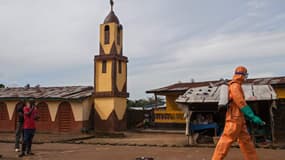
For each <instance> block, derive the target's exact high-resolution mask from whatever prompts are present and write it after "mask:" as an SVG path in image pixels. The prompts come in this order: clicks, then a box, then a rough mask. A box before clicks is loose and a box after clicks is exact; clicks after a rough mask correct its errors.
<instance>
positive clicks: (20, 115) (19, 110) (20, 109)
mask: <svg viewBox="0 0 285 160" xmlns="http://www.w3.org/2000/svg"><path fill="white" fill-rule="evenodd" d="M25 105H26V102H25V101H21V102H20V103H19V105H17V115H18V118H17V126H16V141H15V151H16V152H19V151H20V140H21V139H22V140H23V123H24V106H25Z"/></svg>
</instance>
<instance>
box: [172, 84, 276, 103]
mask: <svg viewBox="0 0 285 160" xmlns="http://www.w3.org/2000/svg"><path fill="white" fill-rule="evenodd" d="M242 88H243V91H244V96H245V100H246V101H264V100H275V99H277V95H276V93H275V91H274V89H273V88H272V87H271V85H252V84H245V85H242ZM226 96H227V94H226ZM222 98H224V97H222ZM220 99H221V87H220V86H215V87H210V86H203V87H196V88H190V89H189V90H187V91H186V92H185V94H183V95H181V96H179V97H178V98H177V99H176V102H178V103H213V102H216V103H218V102H219V101H220Z"/></svg>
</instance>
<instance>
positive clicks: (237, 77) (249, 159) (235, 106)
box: [212, 66, 265, 160]
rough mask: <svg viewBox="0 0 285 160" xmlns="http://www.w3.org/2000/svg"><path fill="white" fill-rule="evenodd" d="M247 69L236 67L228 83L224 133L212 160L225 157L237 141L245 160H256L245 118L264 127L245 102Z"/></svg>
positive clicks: (219, 159) (220, 159)
mask: <svg viewBox="0 0 285 160" xmlns="http://www.w3.org/2000/svg"><path fill="white" fill-rule="evenodd" d="M247 75H248V73H247V69H246V68H245V67H244V66H238V67H237V68H236V69H235V73H234V76H233V79H232V81H230V82H229V100H230V103H229V107H228V110H227V113H226V123H225V127H224V132H223V134H222V136H221V138H220V140H219V142H218V144H217V146H216V149H215V151H214V154H213V157H212V160H222V159H224V157H225V156H226V155H227V153H228V151H229V148H230V147H231V144H232V143H233V142H234V141H236V140H238V143H239V146H240V150H241V152H242V154H243V157H244V159H245V160H257V159H258V157H257V154H256V150H255V147H254V144H253V142H252V140H251V138H250V135H249V133H248V131H247V126H246V121H245V117H246V118H247V119H249V120H250V121H252V122H253V123H255V124H258V125H265V122H263V121H262V120H261V119H260V118H259V117H258V116H256V115H255V114H254V113H253V111H252V110H251V108H250V106H249V105H248V104H247V103H246V102H245V98H244V93H243V90H242V87H241V85H242V83H244V81H245V80H246V78H247Z"/></svg>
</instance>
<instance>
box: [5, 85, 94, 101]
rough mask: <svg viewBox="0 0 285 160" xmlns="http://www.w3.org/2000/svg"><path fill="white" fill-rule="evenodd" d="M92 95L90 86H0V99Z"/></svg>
mask: <svg viewBox="0 0 285 160" xmlns="http://www.w3.org/2000/svg"><path fill="white" fill-rule="evenodd" d="M92 95H93V87H92V86H65V87H30V88H25V87H16V88H0V99H19V98H31V97H32V98H35V99H62V100H78V99H81V98H85V97H89V96H92Z"/></svg>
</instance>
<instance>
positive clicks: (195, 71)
mask: <svg viewBox="0 0 285 160" xmlns="http://www.w3.org/2000/svg"><path fill="white" fill-rule="evenodd" d="M282 4H284V2H283V1H277V0H276V1H274V2H271V1H270V3H268V1H263V0H262V1H256V0H254V1H253V0H251V1H227V0H222V1H218V2H217V1H212V0H208V1H203V2H200V1H190V0H184V1H182V0H181V1H179V2H177V1H173V0H167V1H166V0H157V1H153V0H144V1H133V0H124V1H115V12H116V14H117V15H118V17H119V18H120V22H121V23H122V24H123V26H124V55H126V56H128V57H129V64H128V67H129V68H128V71H129V72H128V76H129V77H128V89H129V92H130V94H131V98H144V97H145V96H146V94H145V91H146V90H149V89H152V88H158V87H162V86H164V85H169V84H171V83H175V82H178V81H189V80H190V79H191V78H194V79H195V80H196V81H200V80H212V79H219V78H221V77H223V78H231V74H232V70H233V69H234V67H235V66H236V65H240V64H243V65H246V66H248V67H249V70H250V76H252V77H261V76H279V75H285V73H284V71H283V70H282V66H283V65H284V60H285V59H284V56H285V53H284V52H285V48H284V46H283V45H282V44H283V43H282V42H284V40H285V29H284V27H285V12H284V6H285V5H282ZM109 9H110V7H109V3H108V1H102V0H83V1H77V0H49V1H44V0H38V1H34V0H25V1H22V0H2V1H0V19H1V22H0V26H1V30H0V35H1V37H0V44H1V45H0V78H1V81H0V83H2V82H5V83H6V84H11V85H15V84H17V85H24V84H26V83H32V84H38V83H40V84H42V85H48V86H53V85H93V58H94V57H93V56H94V55H95V54H97V53H98V51H99V49H98V44H99V42H98V36H99V35H98V33H99V24H101V23H102V22H103V20H104V18H105V16H106V15H107V14H108V12H109Z"/></svg>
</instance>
